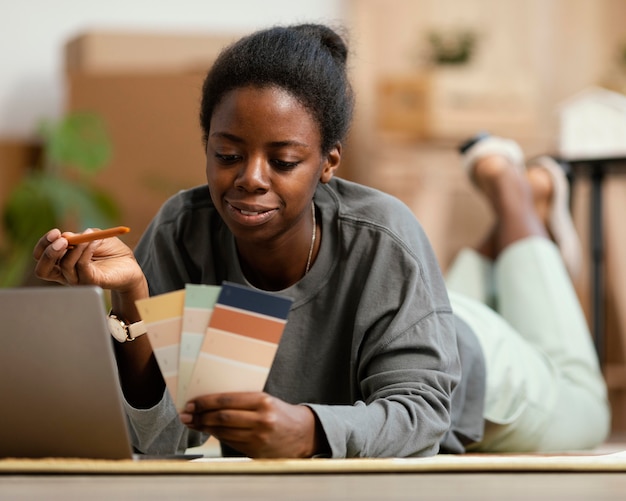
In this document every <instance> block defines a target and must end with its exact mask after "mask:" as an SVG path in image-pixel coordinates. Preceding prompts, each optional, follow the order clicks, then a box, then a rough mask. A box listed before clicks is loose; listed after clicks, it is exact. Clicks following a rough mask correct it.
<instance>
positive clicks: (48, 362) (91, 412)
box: [0, 286, 199, 459]
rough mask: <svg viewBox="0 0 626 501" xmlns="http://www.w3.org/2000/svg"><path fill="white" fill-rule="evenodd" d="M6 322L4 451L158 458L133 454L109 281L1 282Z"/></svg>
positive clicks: (1, 382)
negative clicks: (110, 317) (105, 284)
mask: <svg viewBox="0 0 626 501" xmlns="http://www.w3.org/2000/svg"><path fill="white" fill-rule="evenodd" d="M0 326H1V330H0V332H1V340H2V345H1V348H0V371H1V372H0V373H1V375H2V377H0V398H1V399H2V410H0V457H21V458H24V457H28V458H37V457H76V458H96V459H146V458H150V459H154V458H155V457H154V456H144V455H137V454H133V449H132V446H131V443H130V437H129V433H128V428H127V422H126V415H125V413H124V409H123V405H122V402H123V400H122V394H121V389H120V386H119V383H118V377H117V368H116V363H115V358H114V355H113V346H112V342H113V341H112V338H111V335H110V334H109V331H108V327H107V321H106V308H105V299H104V293H103V291H102V289H100V288H99V287H94V286H75V287H61V286H43V287H23V288H13V289H0ZM194 457H199V456H198V455H182V456H178V455H176V456H157V457H156V458H158V459H164V458H167V459H172V458H184V459H190V458H194Z"/></svg>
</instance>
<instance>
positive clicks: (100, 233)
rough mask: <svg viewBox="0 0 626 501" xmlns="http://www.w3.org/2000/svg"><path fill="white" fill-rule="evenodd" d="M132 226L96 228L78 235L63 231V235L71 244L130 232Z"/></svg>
mask: <svg viewBox="0 0 626 501" xmlns="http://www.w3.org/2000/svg"><path fill="white" fill-rule="evenodd" d="M129 231H130V228H129V227H128V226H116V227H115V228H108V229H106V230H94V231H92V232H90V233H80V234H78V235H69V234H68V233H62V234H61V236H62V237H63V238H65V239H66V240H67V242H68V244H69V245H70V246H72V245H78V244H83V243H85V242H92V241H93V240H100V239H102V238H109V237H116V236H118V235H123V234H124V233H128V232H129Z"/></svg>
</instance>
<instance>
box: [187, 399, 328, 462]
mask: <svg viewBox="0 0 626 501" xmlns="http://www.w3.org/2000/svg"><path fill="white" fill-rule="evenodd" d="M180 418H181V421H182V422H183V423H184V424H186V425H187V426H189V427H190V428H193V429H194V430H198V431H201V432H204V433H209V434H211V435H212V436H214V437H215V438H217V439H218V440H219V441H220V442H223V443H224V444H227V445H229V446H230V447H232V448H233V449H236V450H237V451H239V452H241V453H242V454H245V455H246V456H249V457H252V458H287V457H289V458H294V457H311V456H313V455H314V454H315V453H316V418H315V415H314V414H313V411H312V410H311V409H310V408H309V407H307V406H305V405H291V404H288V403H286V402H284V401H282V400H280V399H278V398H275V397H272V396H271V395H268V394H267V393H262V392H249V393H246V392H241V393H215V394H212V395H204V396H202V397H198V398H196V399H194V400H191V401H190V402H188V403H187V405H186V406H185V409H184V410H183V411H182V412H181V414H180Z"/></svg>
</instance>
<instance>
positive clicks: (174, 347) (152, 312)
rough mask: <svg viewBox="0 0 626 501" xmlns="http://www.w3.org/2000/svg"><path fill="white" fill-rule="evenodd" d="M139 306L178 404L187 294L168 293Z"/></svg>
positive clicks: (169, 387) (161, 367) (173, 398)
mask: <svg viewBox="0 0 626 501" xmlns="http://www.w3.org/2000/svg"><path fill="white" fill-rule="evenodd" d="M135 304H136V305H137V310H138V311H139V314H140V315H141V318H142V319H143V321H144V323H145V324H146V329H147V334H146V335H147V336H148V339H149V340H150V345H151V346H152V351H153V352H154V356H155V358H156V361H157V364H158V365H159V369H161V374H162V375H163V379H164V380H165V385H166V386H167V389H168V391H169V392H170V395H171V397H172V400H173V401H174V402H176V398H177V394H178V365H179V358H180V339H181V333H182V321H183V312H184V304H185V291H184V290H180V291H174V292H168V293H165V294H160V295H158V296H152V297H149V298H146V299H140V300H137V301H135Z"/></svg>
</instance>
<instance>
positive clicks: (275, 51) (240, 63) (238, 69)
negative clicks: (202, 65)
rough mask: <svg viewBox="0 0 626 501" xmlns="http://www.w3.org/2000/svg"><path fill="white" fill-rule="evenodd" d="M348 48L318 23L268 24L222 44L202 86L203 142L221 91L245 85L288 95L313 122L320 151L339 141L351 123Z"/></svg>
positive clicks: (351, 101) (352, 98)
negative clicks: (347, 63) (272, 89)
mask: <svg viewBox="0 0 626 501" xmlns="http://www.w3.org/2000/svg"><path fill="white" fill-rule="evenodd" d="M347 58H348V48H347V45H346V43H345V42H344V40H343V38H342V37H341V36H340V35H339V34H338V33H337V32H336V31H334V30H333V29H331V28H329V27H328V26H325V25H321V24H300V25H295V26H285V27H273V28H269V29H266V30H261V31H258V32H255V33H253V34H251V35H248V36H246V37H243V38H242V39H240V40H239V41H237V42H235V43H233V44H232V45H229V46H228V47H226V48H225V49H224V50H223V51H222V52H221V53H220V55H219V56H218V58H217V59H216V61H215V63H214V64H213V66H212V67H211V69H210V70H209V72H208V74H207V76H206V79H205V80H204V84H203V87H202V102H201V106H200V125H201V127H202V132H203V136H202V139H203V142H204V144H205V145H206V142H207V138H208V136H209V129H210V124H211V117H212V116H213V112H214V110H215V107H216V106H217V105H218V104H219V102H220V100H221V99H222V98H223V97H224V95H225V94H226V93H228V92H229V91H231V90H234V89H237V88H241V87H247V86H256V87H279V88H282V89H284V90H286V91H288V92H289V93H290V94H292V95H293V96H294V97H295V98H296V99H298V101H299V102H300V103H301V104H302V105H303V106H304V107H305V108H306V109H307V110H308V111H309V113H311V115H312V116H313V118H314V119H315V120H316V122H317V124H318V126H319V129H320V136H321V143H322V144H321V149H322V153H323V154H326V153H328V152H329V151H330V150H331V149H332V147H333V146H335V145H336V144H337V143H339V142H342V141H343V140H344V139H345V137H346V135H347V134H348V129H349V128H350V123H351V121H352V112H353V108H354V96H353V92H352V88H351V86H350V82H349V80H348V76H347V69H346V62H347Z"/></svg>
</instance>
